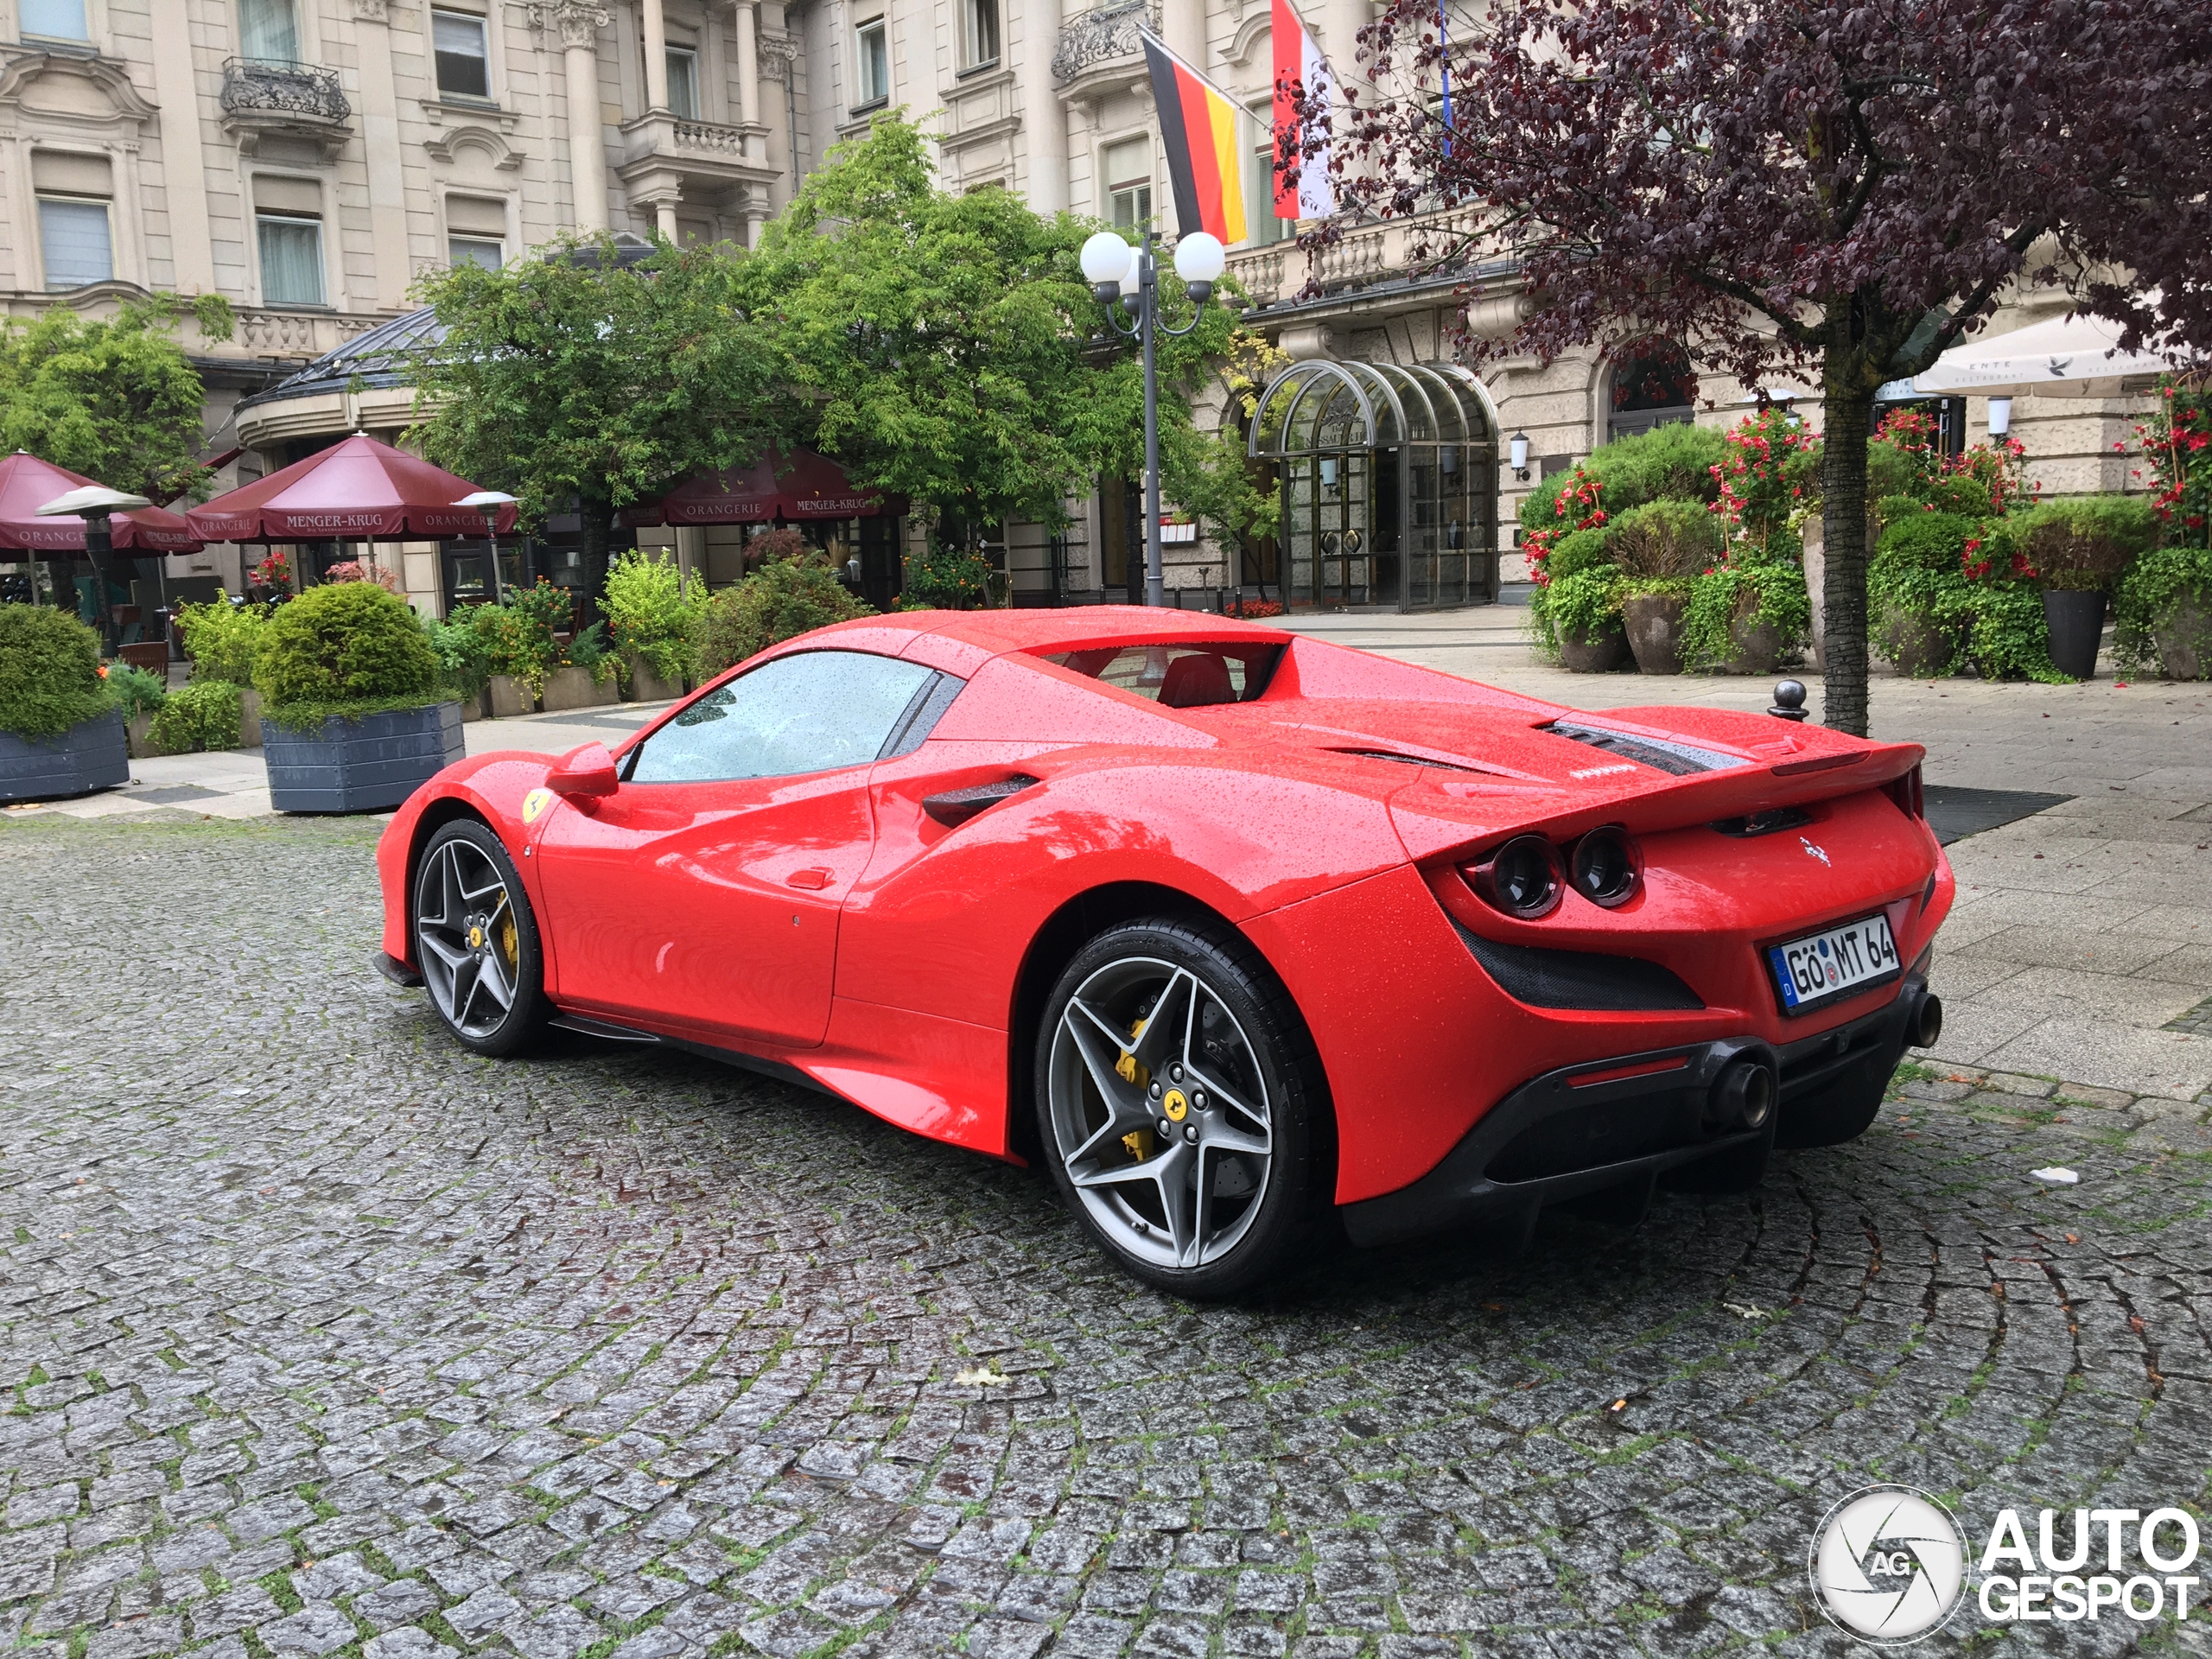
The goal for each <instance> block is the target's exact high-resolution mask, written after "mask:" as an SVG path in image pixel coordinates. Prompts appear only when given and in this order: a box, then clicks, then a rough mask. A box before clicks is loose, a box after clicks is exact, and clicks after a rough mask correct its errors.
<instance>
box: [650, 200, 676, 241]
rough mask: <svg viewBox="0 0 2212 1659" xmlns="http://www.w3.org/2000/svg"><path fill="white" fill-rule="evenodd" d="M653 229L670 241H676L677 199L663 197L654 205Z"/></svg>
mask: <svg viewBox="0 0 2212 1659" xmlns="http://www.w3.org/2000/svg"><path fill="white" fill-rule="evenodd" d="M653 227H654V228H655V229H656V230H658V232H660V233H661V234H662V235H663V236H664V237H666V238H668V239H669V240H670V241H671V242H673V241H675V240H676V198H675V197H673V196H663V197H662V198H661V199H660V200H658V201H656V202H654V203H653Z"/></svg>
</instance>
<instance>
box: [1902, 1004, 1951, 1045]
mask: <svg viewBox="0 0 2212 1659" xmlns="http://www.w3.org/2000/svg"><path fill="white" fill-rule="evenodd" d="M1942 1035H1943V999H1942V997H1940V996H1938V995H1936V993H1935V992H1933V991H1923V993H1922V994H1921V997H1920V1006H1919V1007H1916V1008H1915V1009H1914V1010H1913V1011H1912V1028H1911V1033H1910V1038H1909V1039H1908V1040H1910V1043H1911V1045H1912V1046H1913V1047H1915V1048H1933V1047H1935V1046H1936V1043H1937V1041H1938V1040H1940V1039H1942Z"/></svg>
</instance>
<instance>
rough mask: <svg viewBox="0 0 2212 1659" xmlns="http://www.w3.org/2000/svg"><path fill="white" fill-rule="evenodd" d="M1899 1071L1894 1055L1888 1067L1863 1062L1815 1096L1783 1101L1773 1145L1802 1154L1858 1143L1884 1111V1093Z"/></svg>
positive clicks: (1870, 1060) (1871, 1062)
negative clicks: (1893, 1074) (1878, 1115)
mask: <svg viewBox="0 0 2212 1659" xmlns="http://www.w3.org/2000/svg"><path fill="white" fill-rule="evenodd" d="M1896 1070H1897V1057H1896V1056H1895V1055H1894V1054H1892V1055H1891V1056H1889V1057H1888V1062H1887V1064H1883V1063H1882V1062H1881V1061H1879V1060H1878V1059H1868V1060H1861V1061H1860V1062H1859V1064H1858V1065H1854V1066H1853V1067H1852V1068H1850V1069H1849V1070H1848V1071H1846V1072H1844V1073H1843V1075H1842V1076H1840V1077H1837V1078H1836V1079H1835V1080H1834V1082H1832V1083H1829V1084H1827V1085H1825V1086H1824V1087H1822V1088H1821V1090H1818V1091H1817V1092H1816V1093H1814V1094H1809V1095H1801V1096H1798V1097H1797V1098H1796V1099H1795V1100H1785V1101H1783V1103H1782V1104H1781V1106H1780V1108H1779V1109H1778V1110H1777V1115H1776V1119H1775V1130H1774V1144H1775V1145H1777V1147H1790V1148H1793V1149H1796V1150H1802V1149H1804V1148H1806V1147H1840V1146H1841V1145H1842V1144H1843V1143H1844V1142H1845V1141H1856V1140H1857V1139H1858V1138H1859V1136H1860V1135H1864V1134H1866V1129H1867V1127H1868V1126H1869V1125H1870V1124H1872V1122H1873V1121H1874V1115H1875V1114H1876V1113H1877V1112H1879V1111H1880V1110H1881V1109H1882V1095H1883V1092H1884V1091H1885V1090H1886V1089H1887V1088H1888V1087H1889V1082H1890V1073H1891V1072H1892V1071H1896Z"/></svg>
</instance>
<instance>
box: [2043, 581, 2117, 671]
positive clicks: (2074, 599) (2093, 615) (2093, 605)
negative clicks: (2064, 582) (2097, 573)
mask: <svg viewBox="0 0 2212 1659" xmlns="http://www.w3.org/2000/svg"><path fill="white" fill-rule="evenodd" d="M2043 613H2044V618H2045V620H2048V621H2049V622H2050V665H2051V666H2052V667H2053V668H2055V669H2056V670H2057V671H2059V672H2060V673H2062V674H2063V675H2065V676H2066V677H2068V678H2069V679H2075V680H2087V679H2094V677H2096V672H2097V642H2098V640H2099V639H2102V638H2103V636H2104V631H2105V595H2104V590H2103V589H2102V588H2093V589H2091V590H2090V591H2089V592H2088V593H2076V592H2074V591H2071V590H2069V589H2066V588H2044V590H2043Z"/></svg>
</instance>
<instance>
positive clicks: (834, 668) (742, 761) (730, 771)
mask: <svg viewBox="0 0 2212 1659" xmlns="http://www.w3.org/2000/svg"><path fill="white" fill-rule="evenodd" d="M944 678H946V676H942V675H939V674H938V673H937V672H936V671H934V670H932V669H928V668H925V667H923V666H922V665H921V664H918V663H906V662H900V661H899V659H898V658H893V657H877V656H874V655H872V654H870V653H868V652H859V651H806V652H796V653H794V654H793V655H791V656H789V657H779V658H776V659H775V660H774V661H772V662H768V663H763V664H761V665H760V667H758V668H756V669H754V670H753V671H752V672H751V673H749V674H741V675H740V676H739V677H737V678H736V679H734V680H732V681H730V682H729V683H728V684H727V685H723V686H720V687H718V688H716V689H715V690H713V691H710V692H709V693H708V694H707V695H706V696H703V697H701V698H700V699H699V700H698V701H697V702H694V703H693V704H692V705H691V706H690V708H688V709H684V710H683V713H682V714H680V715H677V716H676V718H675V719H673V720H671V721H669V722H668V723H667V724H666V725H665V726H663V727H662V728H660V729H659V730H658V731H657V732H655V733H654V734H652V736H651V737H649V738H647V739H646V740H645V741H644V742H643V743H642V744H641V745H639V747H638V749H637V751H636V752H635V753H634V754H633V755H632V757H631V760H630V765H629V767H628V769H627V772H626V777H627V779H628V780H629V781H630V782H632V783H633V784H704V783H721V782H728V781H733V780H736V779H746V778H789V777H795V776H797V775H798V774H799V773H802V772H829V771H833V770H835V769H836V768H837V767H840V766H865V765H867V764H868V762H869V761H871V760H875V759H876V758H877V757H878V756H879V755H880V754H881V753H883V752H884V750H885V749H886V748H887V747H889V746H890V745H891V743H892V741H893V739H894V737H900V736H903V735H904V734H906V731H907V730H908V729H909V728H912V726H913V725H914V724H915V723H916V721H915V716H916V715H918V713H919V712H920V711H921V709H922V708H923V707H924V706H925V705H926V704H927V703H929V702H930V701H931V697H930V694H931V692H932V691H933V690H936V689H937V685H936V682H938V680H940V679H944ZM953 684H954V686H955V687H956V688H957V686H958V685H959V682H958V681H957V680H955V681H954V682H953Z"/></svg>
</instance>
